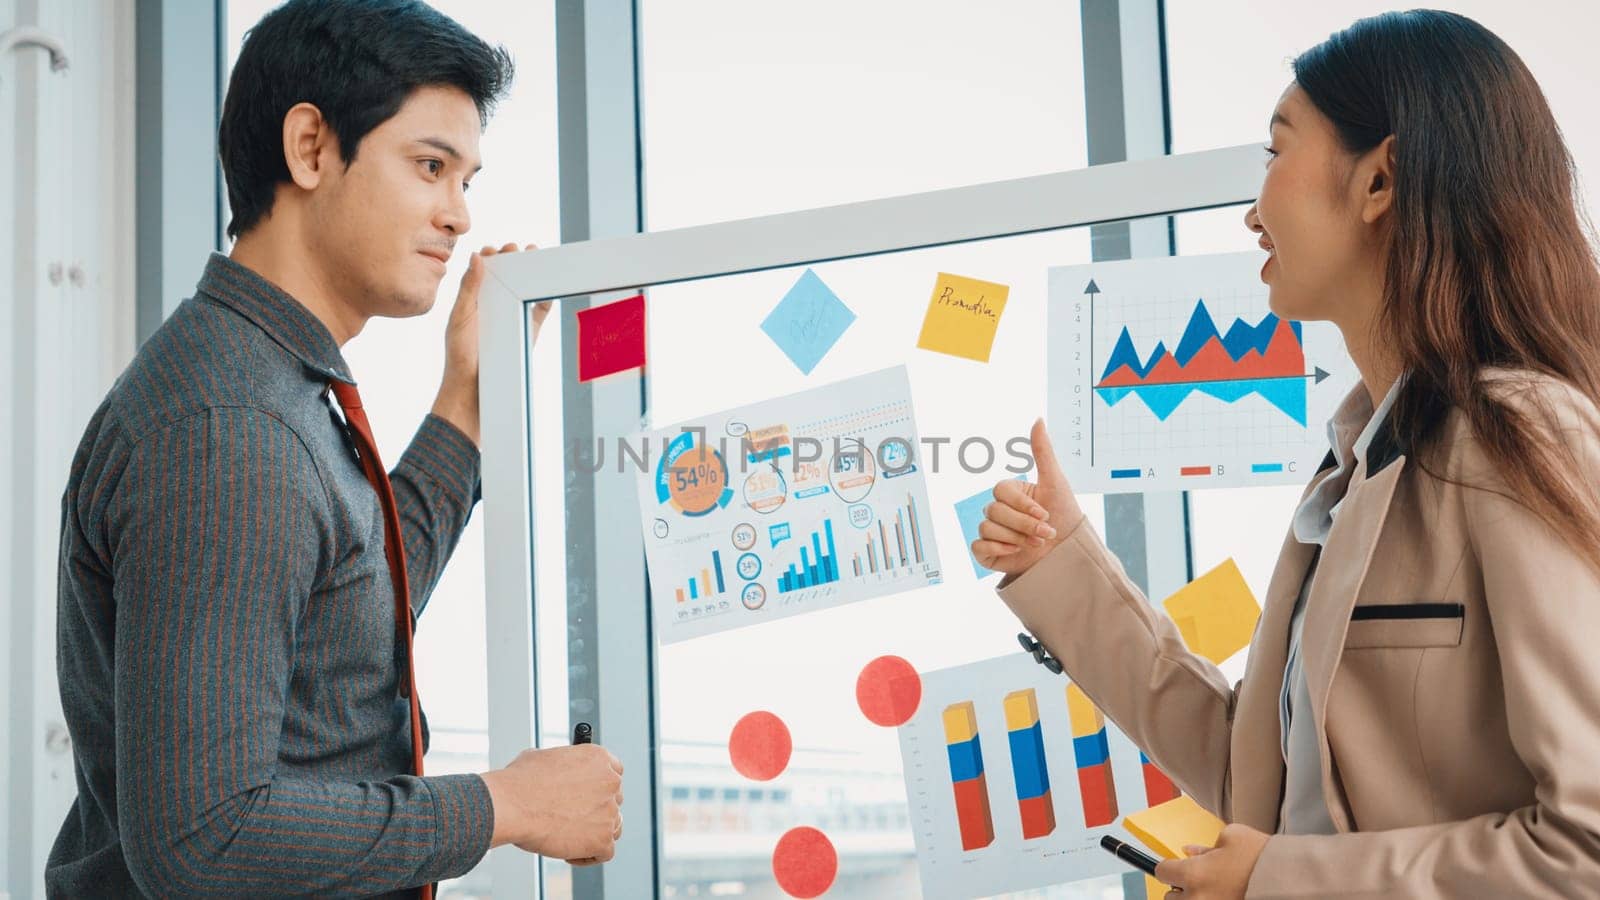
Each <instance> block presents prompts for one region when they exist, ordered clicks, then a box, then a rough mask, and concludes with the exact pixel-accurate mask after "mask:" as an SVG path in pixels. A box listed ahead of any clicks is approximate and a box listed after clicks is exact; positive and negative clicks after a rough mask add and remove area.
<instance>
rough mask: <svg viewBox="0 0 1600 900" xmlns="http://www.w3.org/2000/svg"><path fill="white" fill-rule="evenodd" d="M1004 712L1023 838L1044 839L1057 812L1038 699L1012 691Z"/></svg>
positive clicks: (1053, 827)
mask: <svg viewBox="0 0 1600 900" xmlns="http://www.w3.org/2000/svg"><path fill="white" fill-rule="evenodd" d="M1005 710H1006V734H1007V737H1008V738H1009V739H1010V744H1011V772H1012V775H1013V777H1014V778H1015V780H1016V783H1017V811H1018V813H1020V815H1021V818H1022V837H1023V839H1025V840H1026V839H1031V838H1037V837H1044V836H1045V835H1047V834H1049V833H1050V832H1052V831H1055V830H1056V810H1055V806H1053V805H1052V804H1051V802H1050V771H1049V769H1048V768H1046V765H1045V759H1044V732H1043V730H1042V729H1041V728H1040V726H1039V701H1038V697H1037V695H1036V694H1035V693H1034V691H1033V689H1032V688H1028V689H1026V690H1021V691H1012V692H1011V693H1009V694H1007V695H1006V699H1005Z"/></svg>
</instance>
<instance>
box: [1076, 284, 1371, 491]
mask: <svg viewBox="0 0 1600 900" xmlns="http://www.w3.org/2000/svg"><path fill="white" fill-rule="evenodd" d="M1260 259H1261V258H1260V255H1259V254H1257V253H1240V254H1223V255H1215V256H1194V257H1169V258H1159V259H1142V260H1126V261H1117V262H1107V263H1095V264H1092V265H1087V266H1062V267H1057V268H1052V269H1051V270H1050V309H1049V322H1048V332H1049V342H1050V345H1049V347H1050V352H1049V363H1048V365H1049V372H1048V383H1049V418H1050V425H1051V433H1052V435H1053V436H1054V437H1055V439H1056V444H1057V447H1058V451H1057V452H1058V453H1060V454H1062V456H1063V459H1062V460H1061V462H1062V464H1063V466H1064V467H1065V468H1066V470H1067V473H1068V475H1069V477H1071V478H1072V480H1073V485H1074V487H1076V488H1078V489H1079V490H1085V491H1094V490H1098V491H1104V492H1128V491H1155V490H1186V489H1190V488H1202V487H1226V486H1243V485H1252V484H1257V485H1259V484H1285V483H1298V482H1303V481H1304V480H1305V479H1306V478H1308V477H1310V475H1311V473H1312V471H1314V469H1315V466H1316V464H1317V461H1318V460H1320V459H1321V457H1322V455H1323V454H1324V453H1325V452H1326V450H1327V438H1326V433H1325V430H1324V425H1323V423H1324V422H1326V420H1327V418H1328V416H1329V415H1331V413H1332V411H1333V409H1334V407H1336V406H1337V404H1338V402H1339V400H1341V399H1342V398H1343V396H1344V394H1345V393H1346V391H1347V390H1348V389H1349V387H1350V386H1351V385H1353V384H1354V382H1355V370H1354V366H1353V365H1352V364H1351V363H1350V361H1349V358H1348V356H1347V355H1346V353H1345V351H1344V344H1343V341H1342V339H1341V337H1340V335H1339V332H1338V329H1337V328H1335V327H1334V326H1332V325H1330V324H1328V323H1322V322H1294V321H1289V320H1287V319H1283V318H1280V317H1279V316H1278V315H1276V314H1275V313H1273V312H1272V310H1271V308H1270V307H1269V305H1268V293H1267V288H1266V286H1265V285H1263V284H1261V282H1260V280H1259V277H1258V274H1257V273H1258V271H1259V267H1260Z"/></svg>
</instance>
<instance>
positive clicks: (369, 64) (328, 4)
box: [217, 0, 513, 237]
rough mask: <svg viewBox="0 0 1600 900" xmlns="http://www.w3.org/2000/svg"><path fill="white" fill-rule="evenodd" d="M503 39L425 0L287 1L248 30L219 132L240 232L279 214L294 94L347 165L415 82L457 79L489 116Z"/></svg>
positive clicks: (506, 65) (232, 227) (482, 116)
mask: <svg viewBox="0 0 1600 900" xmlns="http://www.w3.org/2000/svg"><path fill="white" fill-rule="evenodd" d="M512 72H513V66H512V62H511V55H510V54H509V53H507V52H506V50H505V48H504V47H490V46H489V45H488V44H486V43H484V41H483V40H482V39H481V38H479V37H477V36H476V35H474V34H472V33H471V32H469V31H467V30H466V29H465V28H462V27H461V26H460V25H459V24H457V23H456V22H455V21H454V20H453V19H451V18H450V17H448V16H446V15H444V14H443V13H441V12H439V11H438V10H436V9H434V8H433V7H431V6H428V5H427V4H426V3H422V2H421V0H290V2H288V3H285V4H283V5H282V6H280V7H278V8H277V9H274V10H273V11H272V12H269V13H267V14H266V15H265V16H263V17H262V19H261V21H260V22H257V23H256V25H255V27H254V28H252V29H250V31H249V32H248V33H247V34H246V35H245V41H244V47H243V49H242V50H241V51H240V52H239V60H238V62H237V63H235V65H234V67H233V75H232V77H231V78H229V79H228V96H227V99H226V100H225V101H224V102H223V104H222V124H221V127H220V128H219V129H218V133H217V145H218V152H219V154H220V155H221V157H222V172H223V175H224V176H225V177H226V178H227V182H228V203H229V204H230V205H232V207H233V220H232V221H231V222H229V223H228V235H229V236H230V237H238V236H239V235H241V234H243V233H245V232H247V231H249V230H250V229H251V228H253V227H255V226H256V224H257V223H258V222H260V221H261V220H262V219H264V218H266V217H267V216H268V215H269V214H270V213H271V212H272V201H273V197H274V195H275V192H276V190H277V186H278V185H279V184H281V183H283V182H286V181H288V180H289V166H288V164H287V162H285V160H284V153H283V119H284V116H285V115H287V114H288V112H289V110H290V108H292V107H293V106H294V105H295V104H297V103H311V104H313V105H315V106H316V107H317V108H318V109H319V110H321V111H322V116H323V118H324V119H325V120H326V121H327V123H328V127H329V128H330V129H332V131H333V133H334V134H335V135H337V136H338V138H339V154H340V156H341V157H343V159H344V162H345V165H346V166H348V165H350V164H351V163H352V162H354V161H355V158H356V151H357V149H358V148H359V147H360V145H361V139H362V138H364V137H366V136H367V134H368V133H369V132H371V131H372V129H374V128H376V127H378V126H379V125H381V124H383V122H385V121H386V120H388V119H389V118H390V117H391V116H393V115H394V114H395V113H396V112H398V111H399V110H400V107H401V105H403V104H404V103H405V101H406V99H407V98H408V97H409V96H410V95H411V93H412V92H413V91H415V90H416V89H417V88H421V87H427V86H432V85H448V86H452V87H457V88H460V89H461V90H462V91H463V92H465V93H466V94H467V96H469V97H471V98H472V102H473V103H474V104H476V105H477V107H478V117H479V120H480V121H481V122H483V123H487V122H488V119H489V113H490V111H491V109H492V108H493V106H494V103H495V101H497V100H498V99H500V97H501V96H502V95H503V94H504V93H505V90H506V88H507V87H509V86H510V83H511V77H512Z"/></svg>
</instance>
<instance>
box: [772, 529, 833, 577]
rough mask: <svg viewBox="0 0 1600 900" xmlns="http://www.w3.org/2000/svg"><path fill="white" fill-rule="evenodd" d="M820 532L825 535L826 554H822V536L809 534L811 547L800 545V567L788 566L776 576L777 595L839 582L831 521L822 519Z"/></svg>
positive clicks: (792, 564)
mask: <svg viewBox="0 0 1600 900" xmlns="http://www.w3.org/2000/svg"><path fill="white" fill-rule="evenodd" d="M822 530H823V532H824V534H826V542H827V545H828V552H827V553H823V552H822V545H823V542H824V537H823V535H819V534H817V533H816V532H815V531H813V532H811V547H810V548H809V551H810V552H809V553H808V552H807V549H808V548H807V547H806V546H805V545H804V544H802V545H800V566H799V567H798V568H796V567H795V564H794V563H790V564H789V569H788V571H786V572H784V573H783V574H782V575H779V576H778V593H780V594H787V593H789V592H790V591H798V590H800V589H801V588H808V587H817V586H819V585H824V584H832V583H833V582H835V581H838V580H839V554H838V552H837V551H836V550H834V547H833V520H832V519H823V520H822Z"/></svg>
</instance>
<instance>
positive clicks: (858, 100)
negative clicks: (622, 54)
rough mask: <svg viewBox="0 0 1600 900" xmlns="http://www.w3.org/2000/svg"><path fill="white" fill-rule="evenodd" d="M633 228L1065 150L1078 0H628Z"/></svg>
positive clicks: (838, 196)
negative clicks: (783, 2)
mask: <svg viewBox="0 0 1600 900" xmlns="http://www.w3.org/2000/svg"><path fill="white" fill-rule="evenodd" d="M639 7H640V9H639V20H640V22H639V35H640V54H639V55H640V71H639V80H640V88H641V94H642V97H641V114H642V116H643V123H642V129H643V146H644V169H645V179H644V183H645V187H646V197H645V212H646V215H647V216H648V230H650V231H661V230H663V229H668V228H681V227H683V226H686V225H699V224H704V223H706V222H719V221H727V220H730V219H742V218H747V217H750V216H758V215H767V214H771V213H779V212H789V211H793V210H798V209H810V208H813V207H818V206H830V205H833V204H836V203H848V202H852V201H856V200H869V199H874V198H878V197H890V196H896V195H899V194H912V193H918V192H921V191H928V190H935V189H938V188H946V187H956V186H959V185H966V184H978V183H983V182H989V181H1000V180H1003V179H1007V178H1019V177H1022V176H1024V175H1038V174H1042V173H1045V172H1058V171H1061V170H1063V169H1076V168H1080V167H1082V166H1083V165H1085V163H1086V150H1085V146H1086V145H1085V143H1084V139H1083V133H1084V132H1083V57H1082V54H1081V52H1080V50H1079V45H1080V39H1079V27H1080V26H1079V10H1078V4H1077V3H1075V2H1072V3H1052V2H1046V0H1025V2H1018V3H1006V4H988V5H981V6H980V5H974V4H971V3H962V2H959V0H935V2H924V3H907V2H890V3H865V4H863V3H852V2H849V0H823V2H816V3H808V4H805V5H803V6H791V7H784V8H783V9H782V10H781V11H779V10H777V9H775V8H773V7H768V6H763V5H760V4H749V3H741V2H738V0H710V2H701V3H694V4H683V3H670V2H662V0H648V2H643V3H640V4H639Z"/></svg>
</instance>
